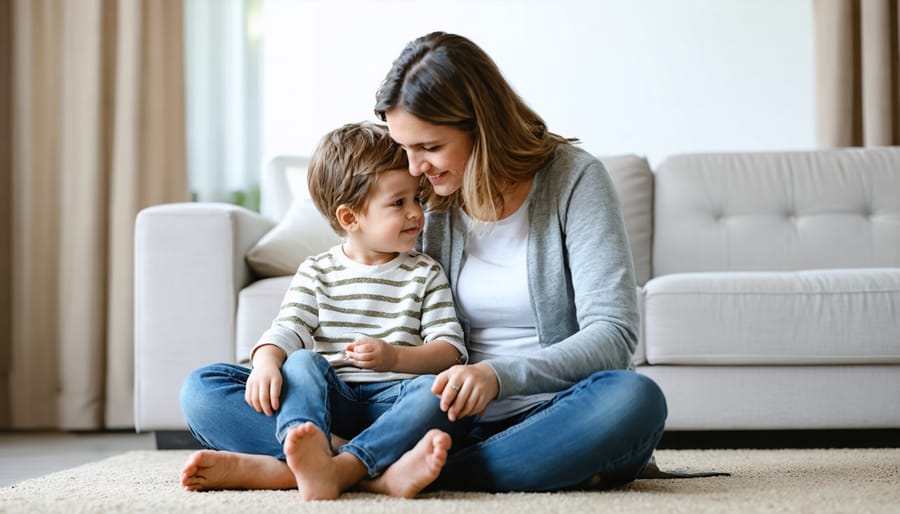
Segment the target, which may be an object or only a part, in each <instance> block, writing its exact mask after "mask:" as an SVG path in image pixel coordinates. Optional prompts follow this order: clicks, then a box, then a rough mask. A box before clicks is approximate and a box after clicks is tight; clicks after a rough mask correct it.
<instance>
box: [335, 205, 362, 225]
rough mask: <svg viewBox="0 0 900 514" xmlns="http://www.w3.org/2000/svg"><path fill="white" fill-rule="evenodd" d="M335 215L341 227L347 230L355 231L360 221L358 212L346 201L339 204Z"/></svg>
mask: <svg viewBox="0 0 900 514" xmlns="http://www.w3.org/2000/svg"><path fill="white" fill-rule="evenodd" d="M334 215H335V217H336V218H337V220H338V223H340V224H341V228H343V229H344V230H346V231H347V232H353V231H354V230H355V229H356V227H357V225H358V223H359V222H358V221H357V219H356V213H355V212H353V209H351V208H350V206H349V205H347V204H345V203H343V204H341V205H339V206H338V208H337V210H335V211H334Z"/></svg>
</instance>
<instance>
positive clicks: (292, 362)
mask: <svg viewBox="0 0 900 514" xmlns="http://www.w3.org/2000/svg"><path fill="white" fill-rule="evenodd" d="M329 366H331V364H330V363H329V362H328V360H327V359H325V357H323V356H322V355H321V354H319V353H316V352H314V351H312V350H307V349H301V350H297V351H295V352H293V353H291V354H290V355H288V357H287V359H286V360H285V361H284V364H282V366H281V367H282V368H285V369H312V368H321V367H324V368H327V367H329Z"/></svg>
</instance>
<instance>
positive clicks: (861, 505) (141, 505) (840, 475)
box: [0, 448, 900, 514]
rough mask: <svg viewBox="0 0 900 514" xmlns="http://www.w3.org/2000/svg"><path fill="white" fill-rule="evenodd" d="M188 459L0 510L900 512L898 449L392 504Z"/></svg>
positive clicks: (75, 478)
mask: <svg viewBox="0 0 900 514" xmlns="http://www.w3.org/2000/svg"><path fill="white" fill-rule="evenodd" d="M189 454H190V452H188V451H138V452H130V453H126V454H123V455H119V456H116V457H111V458H108V459H106V460H102V461H99V462H95V463H91V464H85V465H83V466H79V467H77V468H73V469H70V470H66V471H60V472H58V473H53V474H51V475H47V476H44V477H40V478H36V479H32V480H28V481H26V482H22V483H20V484H16V485H14V486H11V487H7V488H4V489H0V512H9V513H19V512H22V513H29V514H32V513H43V512H60V513H79V512H90V513H94V512H129V513H130V512H154V513H157V512H186V513H192V514H193V513H201V512H215V513H224V512H241V513H248V514H249V513H255V512H290V513H300V512H321V513H332V512H333V513H338V512H340V513H354V514H356V513H369V512H390V513H391V514H404V513H426V512H434V513H459V514H473V513H482V512H489V513H491V514H497V513H504V512H514V513H516V514H527V513H533V512H565V513H570V512H572V513H574V512H604V513H619V512H622V513H626V512H627V513H639V512H652V513H654V514H659V513H681V512H683V513H690V514H696V513H707V512H709V513H712V512H715V513H733V512H779V513H780V512H809V513H832V512H844V513H853V514H857V513H866V512H878V513H882V512H895V513H900V449H898V448H894V449H885V450H879V449H854V450H660V451H659V452H657V462H658V463H659V466H660V467H661V468H662V469H665V470H672V469H682V470H688V471H689V470H718V471H729V472H731V473H732V476H730V477H711V478H694V479H675V480H673V479H668V480H666V479H662V480H658V479H654V480H639V481H637V482H634V483H632V484H630V485H628V486H626V487H623V488H621V489H616V490H612V491H596V492H595V491H590V492H564V493H508V494H487V493H456V492H454V493H449V492H445V493H434V494H429V495H425V496H423V497H421V498H417V499H414V500H397V499H392V498H386V497H381V496H376V495H372V494H367V493H349V494H346V495H344V496H343V497H341V499H339V500H337V501H331V502H317V503H303V502H300V501H299V500H298V499H297V498H296V495H295V494H294V493H293V492H292V491H216V492H203V493H189V492H186V491H184V490H182V489H181V487H180V486H179V484H178V482H177V477H178V474H179V472H180V470H181V465H182V463H183V462H184V461H185V459H186V458H187V456H188V455H189Z"/></svg>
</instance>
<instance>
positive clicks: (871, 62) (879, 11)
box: [813, 0, 900, 147]
mask: <svg viewBox="0 0 900 514" xmlns="http://www.w3.org/2000/svg"><path fill="white" fill-rule="evenodd" d="M813 7H814V19H815V34H816V88H817V90H816V113H817V119H816V140H817V143H818V144H819V146H822V147H836V146H884V145H898V144H900V25H898V17H897V12H898V9H897V7H898V1H897V0H814V4H813Z"/></svg>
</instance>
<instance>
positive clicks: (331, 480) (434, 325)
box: [245, 122, 471, 499]
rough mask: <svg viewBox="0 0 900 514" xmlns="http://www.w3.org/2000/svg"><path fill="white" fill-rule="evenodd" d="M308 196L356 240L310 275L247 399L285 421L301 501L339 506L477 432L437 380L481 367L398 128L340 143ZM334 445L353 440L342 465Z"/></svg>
mask: <svg viewBox="0 0 900 514" xmlns="http://www.w3.org/2000/svg"><path fill="white" fill-rule="evenodd" d="M308 184H309V191H310V195H311V197H312V199H313V201H314V202H315V204H316V207H317V208H318V209H319V211H321V212H322V214H323V215H324V216H325V217H326V218H327V219H328V221H329V222H330V224H331V226H332V228H334V230H335V231H336V232H337V233H338V234H340V235H345V236H346V240H345V242H344V243H343V244H341V245H339V246H335V247H334V248H332V249H331V250H329V251H327V252H325V253H322V254H320V255H317V256H314V257H310V258H308V259H307V260H306V261H304V262H303V263H302V264H301V265H300V267H299V269H298V270H297V273H296V274H295V275H294V278H293V281H292V282H291V286H290V288H289V290H288V292H287V294H286V295H285V297H284V301H283V302H282V305H281V311H280V312H279V314H278V317H277V318H276V319H275V321H274V323H273V324H272V327H271V328H270V329H269V330H267V331H266V332H265V333H264V334H263V335H262V337H261V338H260V340H259V342H258V343H257V344H256V346H255V347H254V348H253V351H252V352H251V359H252V362H253V370H252V372H251V374H250V377H249V379H248V381H247V387H246V396H245V398H246V401H247V403H249V404H250V405H251V406H252V407H253V408H254V409H255V410H256V411H257V412H262V413H265V414H266V415H273V414H274V415H276V416H277V424H276V427H277V428H276V429H277V432H276V436H277V437H278V440H279V441H282V443H283V445H284V453H285V456H286V457H287V463H288V466H289V467H290V468H291V471H292V472H293V473H294V476H295V478H296V480H297V485H298V488H299V490H300V494H301V497H302V498H304V499H333V498H336V497H337V496H339V495H340V494H341V492H343V491H345V490H347V489H349V488H350V487H352V486H354V485H355V484H356V483H357V482H359V481H360V480H361V479H363V478H366V477H369V478H374V477H377V476H378V475H379V474H381V473H382V472H384V470H385V469H386V468H387V467H388V466H389V465H391V464H392V463H394V462H395V461H396V460H397V459H398V458H399V457H400V456H401V455H403V454H404V453H405V452H406V451H407V450H410V449H411V448H413V446H415V444H416V442H418V441H419V440H420V439H422V438H423V436H424V435H425V434H426V433H427V432H428V431H429V429H433V428H437V429H440V430H442V431H444V432H446V433H447V434H449V435H450V436H451V437H453V438H457V437H460V436H462V435H464V434H465V433H466V432H467V431H468V428H469V427H470V425H471V418H470V419H468V420H462V421H458V422H455V423H454V422H450V421H449V420H448V417H447V415H446V413H444V412H442V411H441V409H440V405H439V403H440V399H439V398H437V397H436V396H435V395H434V394H433V393H432V392H431V385H432V382H433V380H434V377H433V376H431V375H428V374H436V373H439V372H440V371H442V370H444V369H446V368H448V367H450V366H452V365H454V364H457V363H464V362H465V361H466V360H467V358H468V355H467V353H466V348H465V345H464V343H463V334H462V329H461V327H460V325H459V323H458V322H457V320H456V315H455V310H454V306H453V299H452V296H451V293H450V288H449V286H448V283H447V279H446V278H445V276H444V273H443V271H442V269H441V268H440V265H439V264H438V263H437V262H435V261H434V260H432V259H431V258H430V257H428V256H426V255H424V254H421V253H418V252H416V251H415V250H413V247H414V245H415V243H416V238H417V237H418V235H419V233H420V232H421V231H422V228H423V223H424V214H423V211H422V207H421V205H420V204H419V179H418V178H416V177H413V176H412V175H410V173H409V170H408V163H407V160H406V154H405V153H404V151H403V150H402V149H401V148H400V147H399V146H398V145H396V144H395V143H394V142H393V141H392V140H391V139H390V136H389V135H388V132H387V130H386V128H384V127H382V126H380V125H376V124H373V123H367V122H364V123H358V124H349V125H345V126H343V127H341V128H339V129H337V130H335V131H333V132H331V133H329V134H328V135H326V136H325V137H324V138H323V139H322V141H321V143H320V144H319V147H318V148H317V149H316V151H315V153H314V155H313V158H312V160H311V162H310V167H309V172H308ZM332 433H333V434H335V435H336V436H338V438H348V439H349V441H347V442H346V443H345V444H343V445H340V446H339V448H337V449H336V450H334V452H333V451H332V443H331V434H332ZM447 443H448V444H449V441H447Z"/></svg>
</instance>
